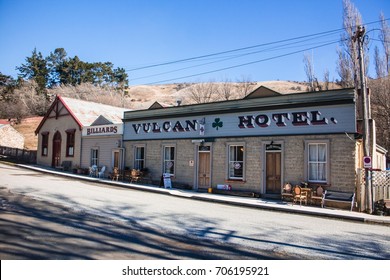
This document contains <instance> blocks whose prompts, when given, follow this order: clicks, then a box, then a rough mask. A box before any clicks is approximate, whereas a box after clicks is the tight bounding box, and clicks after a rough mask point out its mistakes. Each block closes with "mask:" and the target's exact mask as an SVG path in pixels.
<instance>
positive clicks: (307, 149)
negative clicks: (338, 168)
mask: <svg viewBox="0 0 390 280" xmlns="http://www.w3.org/2000/svg"><path fill="white" fill-rule="evenodd" d="M311 145H313V146H314V145H316V146H317V147H318V146H319V145H325V149H326V151H325V161H320V160H319V159H318V156H317V160H310V146H311ZM317 150H318V148H317ZM311 164H323V165H325V180H320V179H319V178H318V176H317V178H310V166H311ZM317 174H320V172H319V169H318V167H317ZM305 178H306V181H307V182H309V183H321V184H330V178H331V174H330V141H329V140H305Z"/></svg>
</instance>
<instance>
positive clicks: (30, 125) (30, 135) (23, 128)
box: [14, 117, 43, 150]
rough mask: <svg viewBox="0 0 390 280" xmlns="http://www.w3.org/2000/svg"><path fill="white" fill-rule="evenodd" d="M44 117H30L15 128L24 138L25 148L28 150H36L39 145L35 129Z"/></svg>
mask: <svg viewBox="0 0 390 280" xmlns="http://www.w3.org/2000/svg"><path fill="white" fill-rule="evenodd" d="M42 118H43V117H30V118H25V119H23V120H22V121H21V122H20V123H19V124H15V125H14V128H15V129H16V130H17V131H19V132H20V133H21V134H22V135H23V136H24V147H25V149H28V150H36V149H37V145H38V136H36V135H35V129H36V128H37V127H38V125H39V123H40V122H41V120H42Z"/></svg>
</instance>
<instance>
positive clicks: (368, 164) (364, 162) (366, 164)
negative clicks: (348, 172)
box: [363, 156, 372, 168]
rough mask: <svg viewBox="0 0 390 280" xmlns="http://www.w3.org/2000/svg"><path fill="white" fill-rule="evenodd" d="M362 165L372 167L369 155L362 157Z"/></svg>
mask: <svg viewBox="0 0 390 280" xmlns="http://www.w3.org/2000/svg"><path fill="white" fill-rule="evenodd" d="M363 167H364V168H372V160H371V157H368V156H366V157H363Z"/></svg>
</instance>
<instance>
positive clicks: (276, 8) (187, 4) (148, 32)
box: [0, 0, 390, 84]
mask: <svg viewBox="0 0 390 280" xmlns="http://www.w3.org/2000/svg"><path fill="white" fill-rule="evenodd" d="M352 2H353V4H354V5H355V6H356V8H357V9H358V10H359V11H360V13H361V14H362V17H363V21H364V23H370V22H375V21H378V20H379V14H380V12H381V11H382V12H383V13H384V14H385V17H386V18H390V1H389V0H352ZM388 23H389V22H388ZM389 24H390V23H389ZM378 27H379V24H378V23H375V24H369V25H367V27H366V29H367V30H372V29H375V28H378ZM340 28H342V0H327V1H317V0H297V1H292V0H275V1H270V0H207V1H206V0H109V1H103V0H94V1H93V0H90V1H87V0H67V1H64V0H62V1H57V0H0V34H1V37H0V38H1V39H0V72H2V73H3V74H7V75H11V76H13V77H16V76H17V70H15V67H17V66H20V65H21V64H23V63H24V62H25V59H26V57H27V56H30V55H31V53H32V51H33V49H34V48H36V49H37V51H39V52H41V53H42V54H43V56H45V57H46V56H48V55H49V54H50V52H53V51H54V50H55V49H56V48H59V47H62V48H64V49H65V50H66V51H67V53H68V56H70V57H73V56H75V55H77V56H79V58H80V59H81V60H83V61H88V62H105V61H110V62H112V63H114V66H115V67H122V68H125V69H126V70H128V74H129V79H130V84H150V83H158V84H161V83H173V82H176V83H180V82H199V81H211V80H214V81H223V80H232V81H236V80H240V79H243V78H244V79H250V80H252V81H269V80H291V81H304V80H305V79H306V75H305V72H304V66H303V55H304V52H307V53H309V54H310V55H312V56H313V61H314V68H315V74H316V75H317V76H318V78H319V79H320V80H322V78H323V73H324V71H325V70H326V69H328V70H329V72H330V79H331V80H335V79H338V78H339V77H338V75H337V73H336V60H337V57H336V48H337V46H338V43H337V42H336V41H337V40H338V39H339V38H340V31H337V32H333V33H326V34H322V35H321V36H314V37H305V38H301V39H299V40H287V39H292V38H297V37H302V36H306V35H312V34H318V33H322V32H327V31H332V30H338V29H340ZM378 34H379V33H378V32H377V31H372V32H370V33H369V35H370V36H371V37H372V38H376V39H377V38H378ZM285 40H287V41H285ZM277 41H283V42H281V43H278V44H269V43H273V42H277ZM324 44H329V45H327V46H324V47H318V46H319V45H324ZM375 44H378V42H377V41H374V40H372V41H370V45H369V46H370V49H371V50H372V51H373V49H374V46H375ZM259 45H261V46H259ZM252 46H259V47H252ZM249 47H251V48H249ZM312 47H316V48H314V49H312V50H309V49H310V48H312ZM236 49H243V50H241V51H235V52H226V53H223V54H220V55H215V56H214V55H213V56H209V55H211V54H215V53H221V52H225V51H230V50H236ZM304 50H306V51H304ZM290 53H293V54H290ZM194 57H201V58H198V59H191V60H189V61H180V62H175V63H171V62H174V61H178V60H183V59H187V58H194ZM372 60H373V59H372ZM167 62H168V64H166V63H167ZM154 64H165V65H160V66H158V67H157V66H156V67H148V68H144V69H138V70H133V69H136V68H140V67H144V66H151V65H154ZM223 69H224V70H223ZM370 70H371V71H372V72H373V70H374V68H373V67H370ZM202 73H205V74H202Z"/></svg>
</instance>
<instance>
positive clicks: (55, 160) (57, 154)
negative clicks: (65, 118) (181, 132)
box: [51, 131, 61, 167]
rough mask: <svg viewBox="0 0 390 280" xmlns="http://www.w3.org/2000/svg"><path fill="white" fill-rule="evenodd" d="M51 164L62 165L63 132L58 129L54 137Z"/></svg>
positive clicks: (54, 165)
mask: <svg viewBox="0 0 390 280" xmlns="http://www.w3.org/2000/svg"><path fill="white" fill-rule="evenodd" d="M51 165H52V166H53V167H57V166H61V133H59V132H58V131H57V132H56V133H55V134H54V137H53V155H52V161H51Z"/></svg>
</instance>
